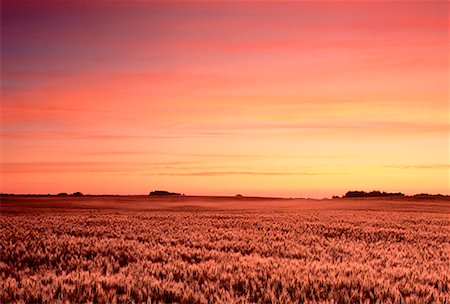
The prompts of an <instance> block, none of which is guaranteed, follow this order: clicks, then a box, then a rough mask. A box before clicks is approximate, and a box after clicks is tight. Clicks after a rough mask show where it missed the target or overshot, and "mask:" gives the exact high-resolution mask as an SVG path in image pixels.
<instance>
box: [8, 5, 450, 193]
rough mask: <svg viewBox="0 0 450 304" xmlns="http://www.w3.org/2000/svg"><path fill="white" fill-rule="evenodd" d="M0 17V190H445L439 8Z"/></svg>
mask: <svg viewBox="0 0 450 304" xmlns="http://www.w3.org/2000/svg"><path fill="white" fill-rule="evenodd" d="M1 13H2V16H1V17H2V18H1V59H2V66H1V78H2V96H1V119H2V123H1V125H2V130H1V164H2V165H1V189H0V190H1V192H7V193H58V192H74V191H81V192H83V193H92V194H102V193H111V194H146V193H148V192H149V191H150V190H154V189H167V190H171V191H176V192H181V193H186V194H198V195H213V194H217V195H234V194H236V193H242V194H244V195H257V196H283V197H319V198H320V197H331V196H332V195H334V194H337V195H341V194H343V193H345V192H346V191H347V190H366V191H369V190H383V191H401V192H404V193H406V194H412V193H420V192H428V193H442V194H450V190H449V169H450V166H449V21H448V20H449V3H448V2H447V1H442V2H440V1H433V2H416V1H392V2H391V1H386V2H385V1H383V2H356V1H354V2H331V1H330V2H328V1H325V2H322V1H321V2H312V1H311V2H295V3H293V2H281V3H274V2H270V3H269V2H233V3H227V2H145V1H138V2H133V1H125V2H119V1H117V2H116V1H92V2H91V1H79V2H77V1H70V2H69V1H33V2H29V1H22V2H20V1H2V7H1Z"/></svg>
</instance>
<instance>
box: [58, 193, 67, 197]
mask: <svg viewBox="0 0 450 304" xmlns="http://www.w3.org/2000/svg"><path fill="white" fill-rule="evenodd" d="M67 195H68V194H67V193H66V192H61V193H58V194H57V196H67Z"/></svg>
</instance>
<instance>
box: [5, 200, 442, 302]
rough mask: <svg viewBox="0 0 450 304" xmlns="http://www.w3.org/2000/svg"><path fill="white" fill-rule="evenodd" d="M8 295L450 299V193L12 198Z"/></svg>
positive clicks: (14, 298)
mask: <svg viewBox="0 0 450 304" xmlns="http://www.w3.org/2000/svg"><path fill="white" fill-rule="evenodd" d="M0 206H1V217H0V231H1V234H0V235H1V239H0V254H1V255H0V256H1V262H0V273H1V280H0V302H1V303H24V302H31V303H41V302H43V303H64V302H71V303H85V302H88V303H92V302H93V303H116V302H117V303H253V302H257V303H449V301H450V292H449V288H450V278H449V271H448V269H449V265H450V263H449V262H450V257H449V249H450V247H449V244H450V242H449V241H450V236H449V227H450V218H449V215H450V210H449V207H450V201H449V200H448V199H446V198H444V199H439V200H438V199H433V200H420V199H412V198H410V199H408V198H402V199H397V198H392V199H364V200H360V199H333V200H301V199H295V200H288V199H283V200H281V199H257V198H254V199H252V198H225V197H223V198H221V197H218V198H214V197H178V198H172V197H167V198H152V197H145V196H129V197H114V196H110V197H95V196H92V197H45V196H43V197H26V196H5V197H2V198H1V205H0Z"/></svg>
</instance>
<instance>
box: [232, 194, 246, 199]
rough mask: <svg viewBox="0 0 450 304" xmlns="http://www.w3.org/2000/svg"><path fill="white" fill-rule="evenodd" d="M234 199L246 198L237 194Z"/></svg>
mask: <svg viewBox="0 0 450 304" xmlns="http://www.w3.org/2000/svg"><path fill="white" fill-rule="evenodd" d="M234 197H236V198H243V197H244V196H243V195H242V194H236V195H235V196H234Z"/></svg>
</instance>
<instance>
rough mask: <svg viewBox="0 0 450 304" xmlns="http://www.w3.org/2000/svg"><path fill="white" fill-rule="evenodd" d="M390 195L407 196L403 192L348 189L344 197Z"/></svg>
mask: <svg viewBox="0 0 450 304" xmlns="http://www.w3.org/2000/svg"><path fill="white" fill-rule="evenodd" d="M390 196H405V194H403V193H401V192H394V193H390V192H384V191H383V192H381V191H371V192H365V191H348V192H347V193H346V194H345V195H344V196H343V197H344V198H352V197H390Z"/></svg>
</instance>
